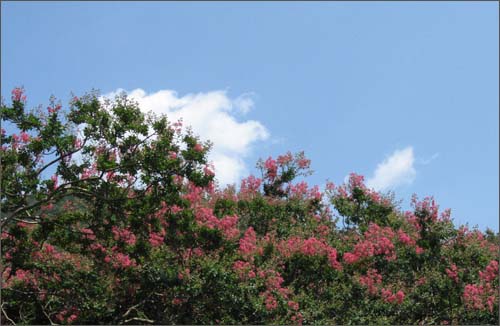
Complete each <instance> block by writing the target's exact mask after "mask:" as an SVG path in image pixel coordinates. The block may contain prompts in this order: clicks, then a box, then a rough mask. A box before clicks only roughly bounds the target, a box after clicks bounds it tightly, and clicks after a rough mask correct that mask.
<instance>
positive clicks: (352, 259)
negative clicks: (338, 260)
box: [343, 252, 359, 264]
mask: <svg viewBox="0 0 500 326" xmlns="http://www.w3.org/2000/svg"><path fill="white" fill-rule="evenodd" d="M343 258H344V261H345V262H346V263H348V264H354V263H356V262H357V261H358V260H359V256H357V255H356V254H352V253H350V252H346V253H345V254H344V257H343Z"/></svg>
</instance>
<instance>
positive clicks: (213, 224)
mask: <svg viewBox="0 0 500 326" xmlns="http://www.w3.org/2000/svg"><path fill="white" fill-rule="evenodd" d="M195 217H196V221H197V222H198V224H200V225H204V226H206V227H208V228H210V229H218V230H221V231H222V233H223V234H224V236H225V237H226V238H227V239H234V238H236V237H238V235H239V234H240V231H239V230H238V228H237V224H238V216H236V215H234V216H225V217H223V218H221V219H219V218H217V217H216V216H215V215H214V214H213V210H212V209H211V208H207V207H200V208H199V209H198V210H197V211H196V215H195Z"/></svg>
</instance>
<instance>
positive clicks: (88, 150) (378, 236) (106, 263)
mask: <svg viewBox="0 0 500 326" xmlns="http://www.w3.org/2000/svg"><path fill="white" fill-rule="evenodd" d="M26 101H27V98H26V95H25V94H24V90H23V89H21V88H16V89H15V90H14V91H13V92H12V97H11V104H10V105H9V106H7V105H4V104H3V105H2V107H1V116H2V126H3V127H4V128H5V129H2V131H1V146H2V147H1V151H0V155H1V164H2V179H1V204H2V205H1V216H0V223H1V253H2V254H1V263H2V266H1V273H2V278H1V280H2V284H1V287H2V305H1V322H2V324H14V323H22V324H49V323H50V324H122V323H125V324H312V323H314V324H379V323H384V324H422V323H423V324H483V323H491V324H498V322H499V320H498V309H499V306H498V300H499V294H498V289H499V277H498V273H499V271H498V253H499V237H498V234H497V235H495V234H494V233H493V232H491V231H486V232H485V233H483V232H481V231H479V230H469V229H468V228H467V227H459V228H458V229H457V228H455V227H454V225H453V224H452V222H451V219H450V211H449V210H445V211H443V212H442V213H440V212H439V207H438V205H437V204H436V202H435V201H434V200H433V199H432V198H430V197H426V198H424V199H423V200H419V199H418V198H417V197H416V196H415V197H414V198H413V201H412V202H413V209H412V210H411V211H407V212H402V211H400V210H398V209H397V206H396V204H395V202H394V200H393V196H392V195H390V194H381V193H378V192H376V191H374V190H371V189H368V188H367V187H366V186H365V185H364V181H363V177H362V176H359V175H356V174H352V175H351V176H350V178H349V180H348V181H347V182H346V183H345V184H343V185H339V186H336V185H334V184H333V183H329V184H327V187H326V190H325V193H322V192H321V191H320V189H319V188H318V187H310V186H309V185H308V184H307V183H306V182H305V181H300V182H296V181H295V180H296V178H297V177H298V176H307V175H308V174H310V170H309V168H310V161H309V160H308V159H307V158H306V157H305V156H304V153H299V154H296V155H292V154H291V153H286V154H285V155H282V156H279V157H277V158H276V159H273V158H271V157H269V158H268V159H266V160H265V161H264V160H262V161H260V162H259V163H258V167H259V168H260V169H261V172H262V175H261V178H257V177H254V176H250V177H248V178H245V179H243V180H242V182H241V186H240V187H239V189H238V190H236V189H235V187H226V188H224V189H221V188H218V187H217V185H216V184H215V183H214V172H213V167H212V166H211V165H210V163H209V162H207V158H206V155H207V152H208V151H209V149H210V144H208V143H202V142H201V141H200V140H199V139H198V138H197V137H196V136H194V135H193V134H192V133H191V132H189V131H184V130H183V128H182V121H178V122H175V123H170V122H169V121H168V120H167V119H166V118H165V117H153V116H148V115H145V114H143V113H142V112H141V111H140V110H139V108H138V107H137V105H136V104H135V103H134V102H132V101H131V100H130V99H128V98H127V97H125V96H119V97H117V98H116V99H115V100H111V101H102V100H100V99H99V96H98V94H94V93H92V94H89V95H86V96H84V97H82V98H76V97H75V98H74V99H73V100H72V101H71V103H70V107H69V109H65V108H63V107H62V106H61V105H60V104H58V103H55V100H51V103H50V106H49V107H48V108H47V110H45V111H39V110H38V109H35V110H31V111H29V110H27V109H26V103H27V102H26ZM338 221H342V223H343V227H341V228H340V227H338V226H337V222H338Z"/></svg>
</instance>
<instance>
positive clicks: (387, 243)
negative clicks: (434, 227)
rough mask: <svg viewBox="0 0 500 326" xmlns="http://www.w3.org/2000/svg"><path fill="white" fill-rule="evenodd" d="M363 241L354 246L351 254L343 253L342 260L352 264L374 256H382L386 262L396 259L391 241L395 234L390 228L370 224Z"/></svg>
mask: <svg viewBox="0 0 500 326" xmlns="http://www.w3.org/2000/svg"><path fill="white" fill-rule="evenodd" d="M364 238H365V239H364V240H363V241H360V242H358V243H357V244H356V245H355V246H354V251H353V252H352V253H349V252H348V253H344V260H345V261H346V263H348V264H354V263H356V262H357V261H358V260H360V259H362V258H369V257H372V256H374V255H384V256H385V258H386V259H387V261H392V260H395V259H396V251H395V247H394V244H393V243H392V241H391V239H393V238H395V233H394V231H393V230H392V229H391V228H390V227H380V226H378V225H377V224H375V223H370V225H369V226H368V230H367V231H366V232H365V233H364ZM403 238H404V239H406V237H403Z"/></svg>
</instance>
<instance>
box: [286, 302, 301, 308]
mask: <svg viewBox="0 0 500 326" xmlns="http://www.w3.org/2000/svg"><path fill="white" fill-rule="evenodd" d="M288 306H289V307H290V308H291V309H292V310H299V304H298V303H297V302H295V301H288Z"/></svg>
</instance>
